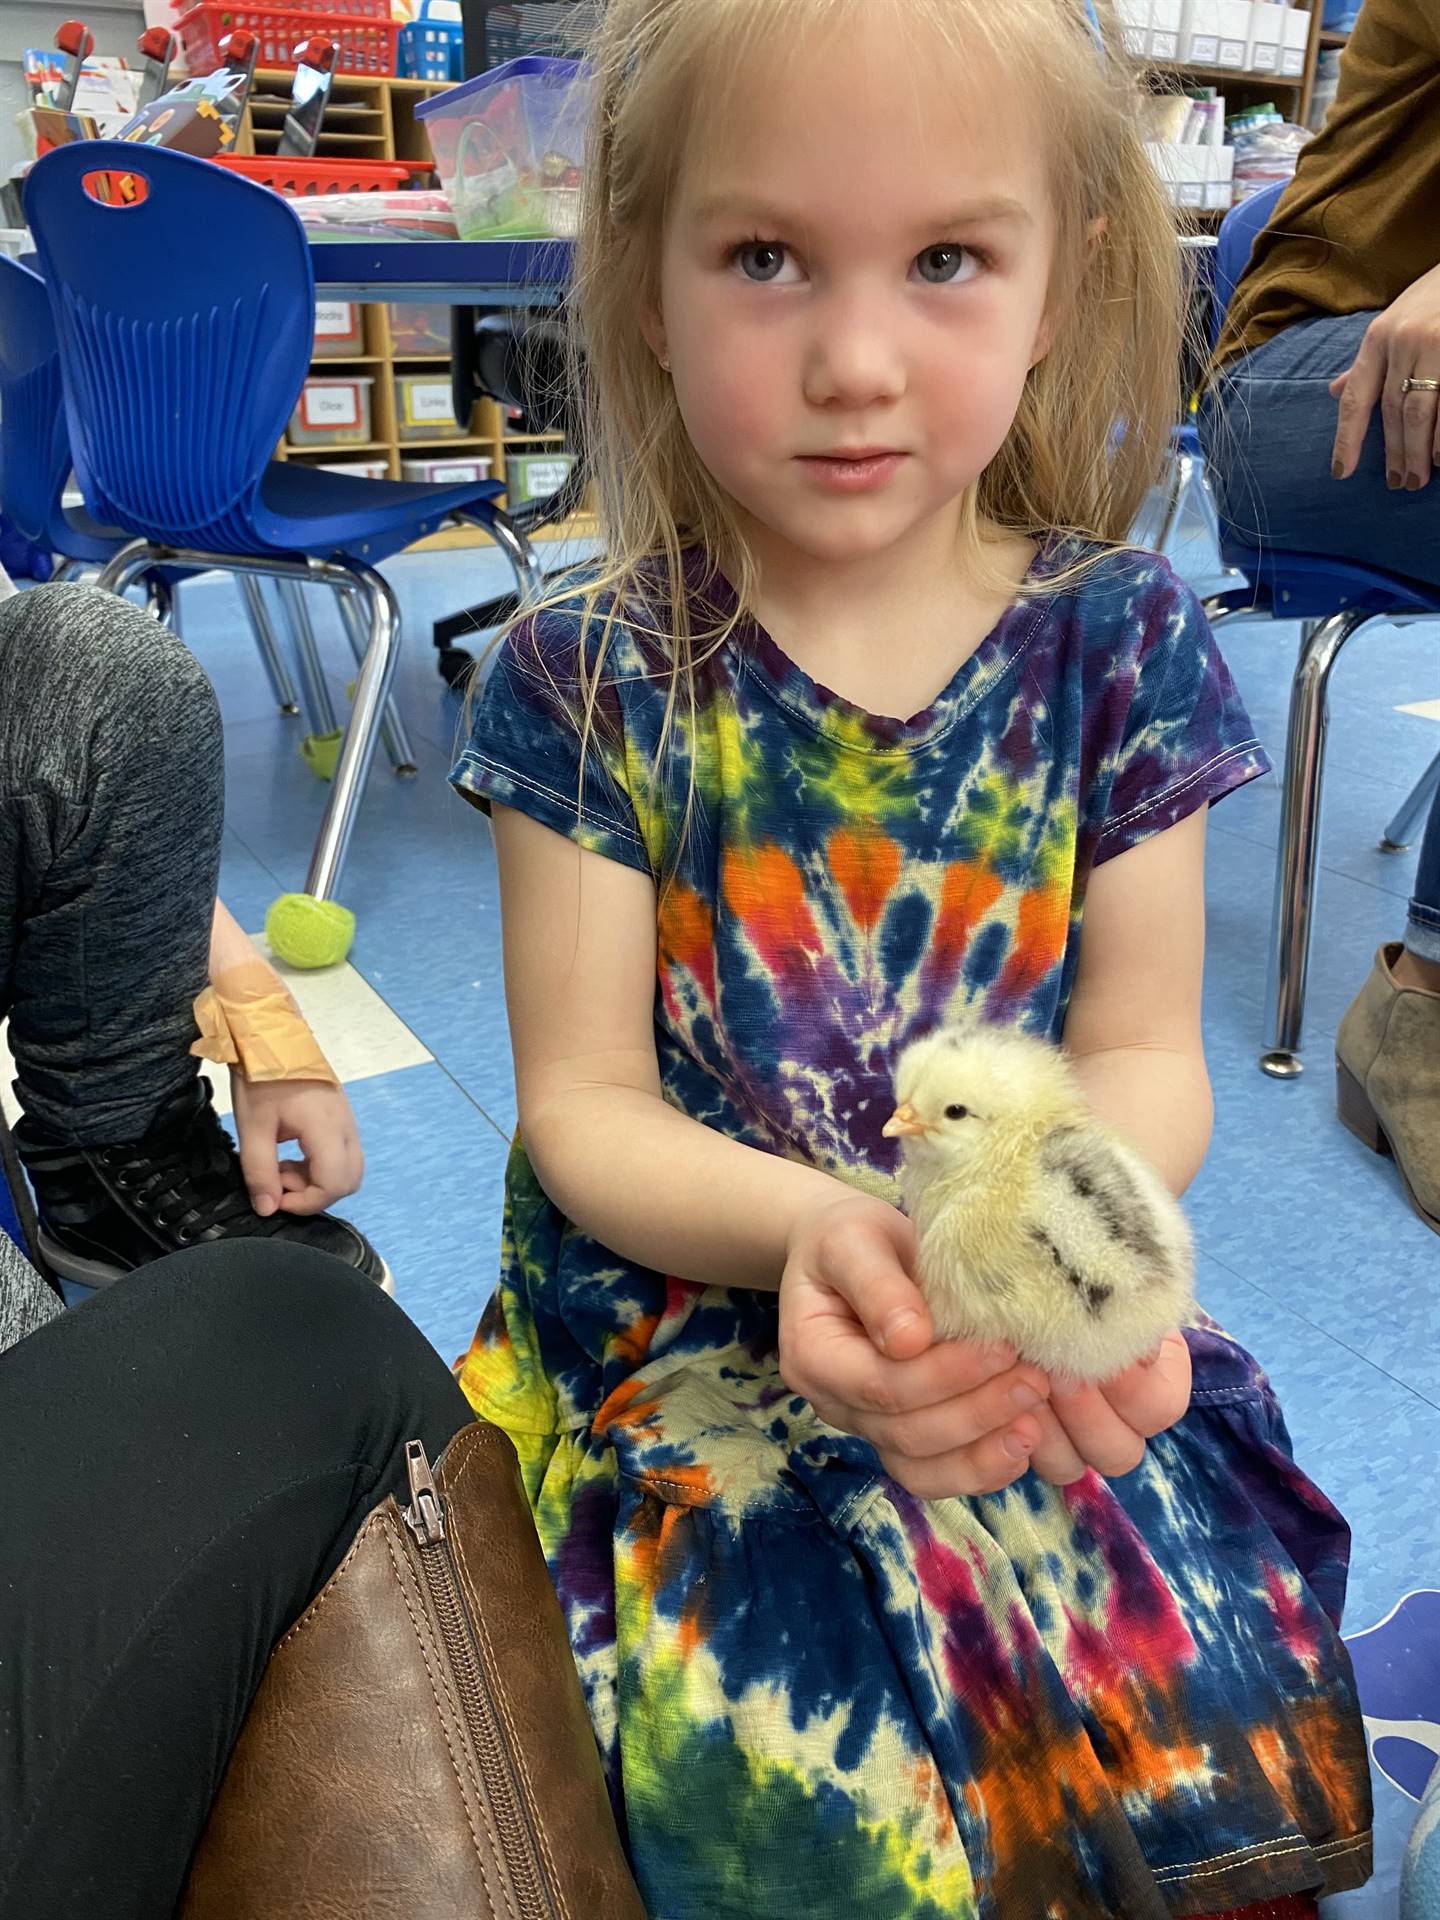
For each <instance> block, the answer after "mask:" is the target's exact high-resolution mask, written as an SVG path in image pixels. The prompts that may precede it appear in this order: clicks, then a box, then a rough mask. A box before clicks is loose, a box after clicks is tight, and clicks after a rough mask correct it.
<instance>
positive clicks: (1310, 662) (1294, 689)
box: [1205, 182, 1440, 1080]
mask: <svg viewBox="0 0 1440 1920" xmlns="http://www.w3.org/2000/svg"><path fill="white" fill-rule="evenodd" d="M1283 191H1284V183H1283V182H1281V183H1280V184H1279V185H1277V186H1274V187H1267V188H1266V189H1265V191H1264V192H1263V193H1258V194H1256V195H1255V196H1254V197H1253V198H1252V199H1250V200H1246V201H1244V202H1243V203H1242V204H1241V205H1240V206H1238V207H1235V208H1233V209H1232V211H1231V212H1230V213H1228V214H1227V215H1226V216H1225V219H1224V220H1223V221H1222V222H1221V226H1220V235H1219V244H1218V246H1217V247H1216V250H1215V305H1214V331H1215V335H1216V337H1217V338H1218V335H1219V331H1220V325H1221V322H1222V321H1223V318H1224V314H1225V310H1226V308H1227V307H1228V306H1229V303H1230V300H1231V298H1232V296H1233V294H1234V291H1235V287H1236V285H1237V283H1238V282H1239V280H1240V278H1241V276H1242V275H1243V273H1244V272H1245V269H1246V267H1247V266H1248V265H1249V261H1250V253H1251V250H1252V248H1253V246H1254V244H1255V240H1256V238H1257V236H1258V235H1259V234H1260V233H1261V232H1262V231H1263V230H1264V228H1265V227H1266V226H1267V225H1268V224H1269V222H1270V218H1271V216H1272V214H1273V213H1274V211H1275V203H1276V202H1277V200H1278V199H1279V198H1280V195H1281V193H1282V192H1283ZM1220 554H1221V558H1222V559H1223V560H1224V561H1225V563H1226V565H1227V566H1229V567H1233V568H1235V569H1236V570H1237V571H1238V572H1239V573H1240V574H1241V575H1243V577H1244V580H1245V583H1246V584H1245V585H1243V586H1241V587H1237V588H1228V589H1226V591H1224V592H1223V593H1219V594H1216V595H1213V596H1212V597H1211V598H1210V599H1209V600H1207V601H1206V603H1205V610H1206V612H1207V613H1208V614H1209V616H1210V619H1211V622H1212V624H1213V625H1215V626H1217V627H1218V626H1223V625H1224V624H1225V623H1226V622H1228V621H1235V620H1249V619H1254V618H1255V617H1256V616H1257V615H1265V614H1269V615H1270V617H1271V618H1272V619H1276V620H1299V621H1300V622H1301V627H1300V653H1299V658H1298V660H1297V661H1296V665H1295V674H1294V678H1293V680H1292V681H1291V686H1290V715H1289V721H1288V724H1287V728H1286V740H1285V768H1284V776H1283V782H1284V784H1283V793H1282V803H1281V812H1280V846H1279V855H1278V860H1277V864H1276V870H1275V908H1274V914H1273V917H1272V921H1271V932H1270V975H1269V985H1268V993H1267V1006H1266V1028H1267V1036H1268V1045H1267V1046H1266V1048H1265V1051H1264V1052H1263V1053H1262V1054H1261V1056H1260V1065H1261V1067H1262V1068H1263V1069H1264V1071H1265V1072H1266V1073H1269V1074H1273V1075H1274V1076H1275V1078H1277V1079H1281V1080H1288V1079H1293V1078H1294V1077H1295V1076H1296V1075H1297V1074H1298V1073H1299V1072H1300V1071H1301V1062H1300V1046H1301V1041H1302V1038H1303V1035H1304V1025H1305V988H1306V980H1307V976H1308V973H1309V965H1310V935H1311V927H1312V922H1313V918H1314V907H1315V881H1316V875H1317V873H1318V870H1319V863H1320V811H1321V795H1322V786H1323V781H1324V775H1325V738H1326V733H1327V730H1328V727H1329V719H1330V700H1329V687H1330V675H1331V672H1332V670H1333V668H1334V666H1335V662H1336V660H1337V659H1338V658H1339V656H1340V652H1341V650H1342V648H1343V647H1344V646H1345V644H1346V642H1347V641H1348V640H1350V639H1351V638H1353V636H1354V635H1355V634H1357V633H1359V632H1360V630H1361V629H1362V628H1363V627H1368V626H1370V625H1372V624H1373V623H1375V622H1376V621H1384V622H1385V623H1387V624H1388V625H1395V624H1396V623H1403V622H1406V621H1410V620H1416V619H1422V620H1428V619H1434V618H1436V617H1437V616H1440V590H1437V589H1436V588H1435V587H1432V586H1428V585H1426V584H1425V583H1424V582H1422V581H1417V580H1407V579H1404V578H1402V577H1401V576H1400V575H1399V574H1392V573H1385V572H1382V571H1381V570H1380V569H1379V568H1376V567H1363V566H1360V565H1358V564H1356V563H1355V562H1354V561H1350V560H1331V559H1327V558H1326V557H1325V556H1324V555H1323V554H1316V553H1294V552H1287V551H1285V550H1283V549H1280V548H1276V547H1271V546H1257V545H1256V544H1255V543H1254V541H1253V540H1245V539H1243V538H1242V537H1241V536H1240V535H1239V534H1238V533H1237V531H1236V530H1235V528H1234V527H1232V526H1230V525H1228V524H1226V523H1225V522H1223V521H1222V523H1221V528H1220ZM1437 791H1440V757H1437V759H1436V760H1435V761H1434V763H1433V764H1432V765H1431V766H1430V768H1429V769H1428V770H1427V772H1426V773H1425V774H1424V775H1423V776H1422V778H1421V780H1420V782H1419V784H1418V785H1417V786H1416V788H1415V789H1414V791H1413V792H1412V793H1411V794H1410V795H1409V797H1408V799H1407V800H1406V801H1405V803H1404V805H1403V806H1402V807H1401V808H1400V811H1399V812H1398V813H1397V814H1396V815H1395V818H1394V819H1393V820H1392V821H1391V822H1390V823H1389V825H1388V826H1387V827H1386V829H1385V834H1384V837H1383V838H1382V839H1381V841H1380V845H1381V847H1382V848H1383V849H1384V850H1385V851H1386V852H1399V851H1401V850H1402V849H1403V848H1404V846H1405V844H1406V841H1407V840H1408V838H1409V836H1410V834H1411V833H1412V832H1413V830H1414V828H1415V825H1416V823H1417V822H1418V820H1419V819H1420V817H1421V815H1422V813H1423V812H1425V810H1426V809H1427V808H1428V806H1429V804H1430V801H1431V799H1432V797H1433V796H1434V794H1435V793H1436V792H1437Z"/></svg>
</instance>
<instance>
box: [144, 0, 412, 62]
mask: <svg viewBox="0 0 1440 1920" xmlns="http://www.w3.org/2000/svg"><path fill="white" fill-rule="evenodd" d="M237 27H245V28H246V29H248V31H249V32H251V33H253V34H254V35H255V38H256V39H257V40H258V41H259V42H260V51H259V54H258V55H257V57H256V62H255V64H256V65H257V66H260V67H280V68H284V69H288V70H292V71H293V69H294V66H295V58H294V50H295V48H296V47H297V46H298V45H299V44H300V42H301V41H302V40H306V39H308V38H309V37H310V35H311V34H315V33H323V34H324V35H325V36H326V37H327V38H328V39H330V40H333V41H334V42H335V46H336V71H337V72H338V73H359V74H366V73H369V74H375V75H377V76H384V75H391V74H393V73H394V71H395V49H396V42H397V40H398V39H399V35H400V27H399V24H398V23H397V22H396V21H394V20H392V19H391V18H390V0H343V4H339V3H337V4H333V5H332V4H331V3H330V0H307V4H306V5H305V6H303V7H292V6H264V5H251V4H249V0H242V4H238V5H232V4H230V0H200V5H199V6H195V7H189V8H187V10H186V11H185V12H184V13H182V14H181V15H180V18H179V19H178V20H177V21H176V23H175V31H176V32H177V33H178V34H179V36H180V45H181V47H182V48H183V50H184V54H185V66H186V69H187V71H188V72H190V73H192V74H200V73H213V72H214V71H215V69H216V67H218V66H219V65H220V42H221V41H222V40H223V39H224V38H225V36H226V34H227V33H233V32H234V31H235V29H236V28H237Z"/></svg>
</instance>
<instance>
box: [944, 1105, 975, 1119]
mask: <svg viewBox="0 0 1440 1920" xmlns="http://www.w3.org/2000/svg"><path fill="white" fill-rule="evenodd" d="M969 1117H970V1109H969V1107H946V1109H945V1118H946V1119H947V1120H968V1119H969Z"/></svg>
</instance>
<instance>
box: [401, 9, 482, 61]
mask: <svg viewBox="0 0 1440 1920" xmlns="http://www.w3.org/2000/svg"><path fill="white" fill-rule="evenodd" d="M433 4H434V0H420V12H419V13H418V15H417V16H416V17H415V19H414V20H412V21H411V23H410V25H409V26H408V27H402V28H401V29H400V34H399V39H398V42H397V50H396V66H397V68H398V71H399V73H400V75H401V78H402V79H407V80H463V79H464V77H465V28H464V25H463V24H462V22H460V21H459V20H446V19H441V18H437V17H435V16H433V15H432V14H431V12H430V9H431V6H432V5H433Z"/></svg>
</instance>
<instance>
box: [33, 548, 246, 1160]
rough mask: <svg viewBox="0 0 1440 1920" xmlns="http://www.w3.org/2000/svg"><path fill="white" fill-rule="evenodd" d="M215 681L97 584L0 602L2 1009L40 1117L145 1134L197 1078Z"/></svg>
mask: <svg viewBox="0 0 1440 1920" xmlns="http://www.w3.org/2000/svg"><path fill="white" fill-rule="evenodd" d="M224 804H225V803H224V748H223V742H222V736H221V730H220V715H219V711H218V709H217V707H216V704H215V695H214V692H213V690H212V688H211V686H210V683H209V681H208V680H207V679H206V677H205V675H204V673H203V672H202V671H201V669H200V667H199V666H198V665H197V663H196V661H195V660H194V658H193V657H192V655H191V654H189V653H188V652H187V651H186V649H185V648H184V646H182V645H181V643H180V642H179V641H178V640H177V639H175V637H174V636H173V635H172V634H170V633H167V632H166V631H165V630H164V629H163V628H161V627H159V626H157V624H156V623H155V621H153V620H152V619H150V618H149V616H148V615H146V614H144V613H142V612H140V610H139V609H138V608H136V607H132V606H130V605H129V604H128V603H127V602H126V601H123V600H119V599H117V598H115V596H114V595H112V594H108V593H99V592H97V591H96V590H95V589H94V588H92V587H77V586H52V587H37V588H35V589H34V590H32V591H31V592H28V593H22V594H18V595H16V596H15V597H14V598H13V599H10V600H6V601H4V602H0V1012H3V1011H5V1010H7V1009H8V1011H9V1013H10V1046H11V1050H12V1052H13V1053H14V1056H15V1066H16V1073H17V1076H18V1086H19V1091H20V1097H21V1100H22V1102H23V1104H24V1107H25V1110H26V1113H27V1114H28V1116H29V1117H30V1118H31V1119H32V1120H34V1121H37V1122H38V1123H39V1124H40V1125H41V1126H44V1127H47V1128H49V1129H51V1130H52V1131H53V1132H55V1133H57V1134H58V1135H59V1136H60V1137H61V1138H62V1139H65V1140H70V1141H76V1142H83V1143H84V1144H85V1145H87V1146H103V1145H107V1144H110V1143H119V1142H122V1141H129V1140H135V1139H138V1138H139V1137H140V1136H141V1135H142V1134H144V1133H145V1132H146V1130H147V1129H148V1127H149V1126H150V1123H151V1122H152V1120H153V1119H154V1117H155V1115H156V1113H157V1112H158V1110H159V1109H160V1107H161V1106H162V1105H163V1103H164V1102H165V1101H166V1100H167V1099H168V1098H169V1097H170V1096H172V1095H173V1094H175V1093H176V1092H178V1091H179V1090H180V1088H181V1087H183V1086H184V1085H185V1084H186V1083H187V1082H188V1081H190V1080H192V1079H193V1078H194V1075H195V1073H196V1071H197V1070H198V1063H197V1062H196V1061H195V1060H193V1059H192V1058H191V1057H190V1055H189V1046H190V1042H191V1041H192V1040H193V1039H194V1037H195V1024H194V1021H193V1019H192V1017H191V1011H190V1009H191V1002H192V1001H193V999H194V997H195V995H196V994H197V993H198V992H199V991H200V989H201V987H202V986H203V985H204V983H205V978H206V960H207V953H208V948H209V938H210V920H211V914H212V912H213V910H214V904H215V881H216V874H217V871H218V868H219V862H220V834H221V829H222V827H223V824H224Z"/></svg>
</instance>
